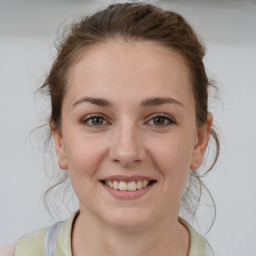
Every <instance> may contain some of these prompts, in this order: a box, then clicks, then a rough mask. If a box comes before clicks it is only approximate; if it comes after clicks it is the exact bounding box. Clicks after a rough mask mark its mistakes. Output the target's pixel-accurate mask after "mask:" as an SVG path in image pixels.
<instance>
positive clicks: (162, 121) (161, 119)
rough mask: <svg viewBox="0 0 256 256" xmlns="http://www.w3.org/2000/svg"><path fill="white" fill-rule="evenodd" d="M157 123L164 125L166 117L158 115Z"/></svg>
mask: <svg viewBox="0 0 256 256" xmlns="http://www.w3.org/2000/svg"><path fill="white" fill-rule="evenodd" d="M155 124H158V125H163V124H164V118H162V117H156V118H155Z"/></svg>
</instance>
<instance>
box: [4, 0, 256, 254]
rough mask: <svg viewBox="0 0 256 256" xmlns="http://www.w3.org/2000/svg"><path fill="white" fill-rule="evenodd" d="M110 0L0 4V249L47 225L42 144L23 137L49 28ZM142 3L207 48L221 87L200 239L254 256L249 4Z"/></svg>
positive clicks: (255, 152) (255, 155) (255, 33)
mask: <svg viewBox="0 0 256 256" xmlns="http://www.w3.org/2000/svg"><path fill="white" fill-rule="evenodd" d="M113 2H117V1H103V0H102V1H83V0H74V1H71V0H62V1H61V0H52V1H50V0H44V1H39V0H37V1H35V0H30V1H29V0H0V77H1V80H0V88H1V90H0V104H1V107H0V118H1V119H0V120H1V121H0V122H1V126H0V160H1V170H0V173H1V175H0V245H3V244H8V243H11V242H14V241H16V240H17V239H18V238H19V237H20V236H21V235H23V234H25V233H28V232H31V231H33V230H35V229H38V228H41V227H43V226H45V225H48V224H50V223H52V221H53V220H52V219H51V218H50V217H49V216H48V214H47V212H46V211H45V210H44V208H43V203H42V200H40V198H41V196H42V194H43V191H44V189H45V187H46V186H47V183H48V180H47V178H46V177H45V171H44V159H43V148H42V143H40V138H37V135H35V136H29V133H30V131H31V130H32V129H33V128H34V127H36V126H38V125H39V124H40V122H39V120H40V119H42V118H44V117H45V115H47V111H45V108H46V103H47V102H45V101H43V100H42V99H41V98H40V97H38V96H36V97H35V96H34V91H35V90H36V89H37V88H38V87H39V86H40V83H41V82H42V81H43V78H44V74H45V73H46V72H47V70H48V68H49V67H50V63H51V61H52V58H53V56H54V54H55V50H54V40H55V33H56V30H57V29H58V27H59V25H60V23H62V22H63V20H64V19H65V22H64V23H68V22H69V21H71V20H73V19H75V18H77V17H79V16H81V15H85V14H88V13H91V12H93V11H95V10H99V9H101V8H103V7H105V6H106V5H107V4H109V3H113ZM147 2H149V3H156V4H158V5H159V6H161V7H163V8H168V9H171V10H174V11H178V12H180V13H181V14H183V15H184V16H185V18H186V19H187V20H188V21H190V22H191V24H192V25H193V27H194V28H195V29H196V31H197V32H198V33H199V34H200V36H201V37H202V38H203V40H204V42H205V43H206V45H207V49H208V50H207V56H206V58H205V64H206V67H207V70H208V72H209V75H210V77H213V78H215V79H216V80H217V84H218V86H219V87H220V89H221V91H222V94H221V97H220V102H221V103H218V102H216V103H214V100H213V101H212V102H213V104H211V110H212V111H213V113H214V117H215V123H216V124H217V126H218V127H219V130H220V132H221V157H220V159H219V162H218V164H217V166H216V168H215V169H214V171H213V172H212V173H211V174H210V175H209V176H208V177H207V179H206V183H207V184H208V186H209V188H210V190H211V192H212V194H213V196H214V198H215V201H216V205H217V218H216V222H215V225H214V227H213V228H212V230H211V231H210V233H209V234H208V236H207V237H208V239H209V241H210V243H211V245H212V246H213V248H214V249H215V250H216V255H220V256H222V255H223V256H224V255H225V256H231V255H232V256H241V255H243V256H255V255H256V242H255V239H256V220H255V213H256V200H255V196H256V185H255V180H256V167H255V162H254V160H255V159H256V135H255V131H256V29H255V27H256V2H255V1H242V0H241V1H238V0H225V1H217V0H216V1H214V0H212V1H210V0H208V1H203V0H201V1H195V0H190V1H189V0H187V1H178V0H177V1H153V0H152V1H147ZM28 136H29V137H28ZM65 214H66V216H68V212H67V211H64V215H65ZM202 218H203V217H202Z"/></svg>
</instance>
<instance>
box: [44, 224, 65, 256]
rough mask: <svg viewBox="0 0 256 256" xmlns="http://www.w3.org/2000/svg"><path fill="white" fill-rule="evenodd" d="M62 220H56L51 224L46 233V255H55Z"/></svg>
mask: <svg viewBox="0 0 256 256" xmlns="http://www.w3.org/2000/svg"><path fill="white" fill-rule="evenodd" d="M62 223H63V221H62V222H56V223H55V224H53V225H52V226H50V227H49V228H48V229H47V231H46V233H45V256H54V253H55V249H56V244H57V237H58V233H59V230H60V228H61V225H62Z"/></svg>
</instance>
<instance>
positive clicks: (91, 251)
mask: <svg viewBox="0 0 256 256" xmlns="http://www.w3.org/2000/svg"><path fill="white" fill-rule="evenodd" d="M188 254H189V232H188V230H187V228H186V227H184V226H183V225H182V224H181V223H179V222H178V218H177V215H176V217H175V216H173V217H172V216H171V215H170V216H168V217H166V218H162V219H161V222H160V223H157V224H154V225H150V226H147V227H145V228H142V229H138V230H127V229H125V230H124V229H118V228H115V227H112V226H111V225H108V224H106V223H103V221H99V219H97V217H95V216H94V215H92V214H91V213H90V212H88V211H83V210H82V209H81V210H80V214H79V215H78V217H77V218H76V220H75V223H74V226H73V230H72V255H73V256H80V255H94V256H100V255H104V256H110V255H111V256H118V255H122V256H145V255H147V256H156V255H161V256H167V255H168V256H188Z"/></svg>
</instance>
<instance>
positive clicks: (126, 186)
mask: <svg viewBox="0 0 256 256" xmlns="http://www.w3.org/2000/svg"><path fill="white" fill-rule="evenodd" d="M149 182H150V181H149V180H139V181H137V182H136V181H130V182H125V181H117V180H114V181H110V180H109V181H108V180H107V181H105V184H106V185H107V186H108V187H110V188H113V189H117V190H122V191H136V190H138V189H142V188H145V187H147V186H148V184H149Z"/></svg>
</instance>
